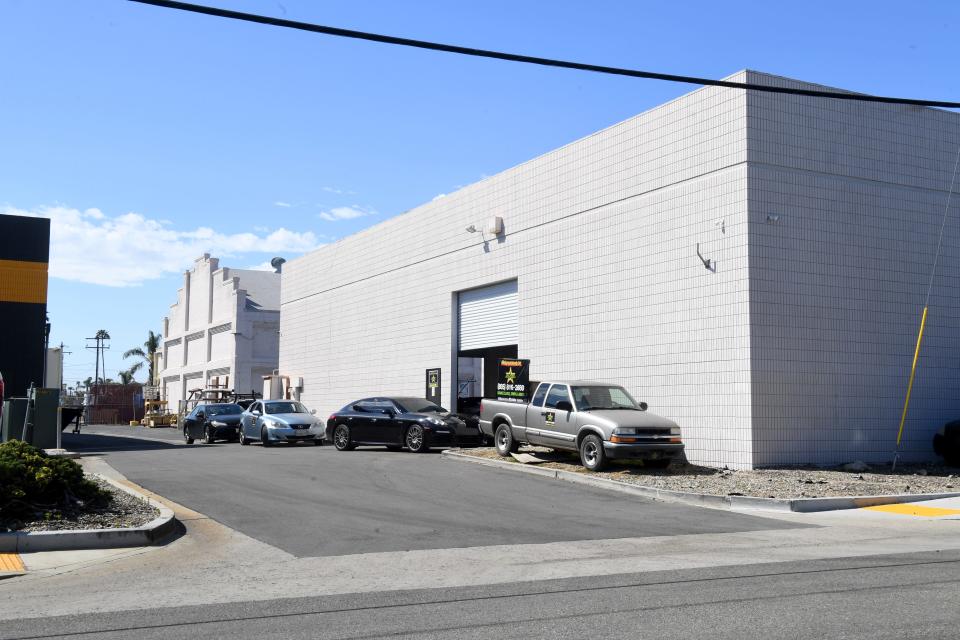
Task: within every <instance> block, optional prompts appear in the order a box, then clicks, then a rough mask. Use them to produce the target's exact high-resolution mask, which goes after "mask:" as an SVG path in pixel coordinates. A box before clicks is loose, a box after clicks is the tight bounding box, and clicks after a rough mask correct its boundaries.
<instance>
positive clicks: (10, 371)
mask: <svg viewBox="0 0 960 640" xmlns="http://www.w3.org/2000/svg"><path fill="white" fill-rule="evenodd" d="M49 259H50V220H48V219H46V218H30V217H26V216H10V215H0V373H2V374H3V379H4V384H5V387H6V389H5V394H4V395H6V396H7V397H11V396H23V395H25V394H26V392H27V389H28V388H29V387H30V384H31V383H33V384H34V385H36V386H38V387H41V386H43V361H44V358H45V357H46V354H45V353H44V333H45V325H46V315H47V263H48V261H49Z"/></svg>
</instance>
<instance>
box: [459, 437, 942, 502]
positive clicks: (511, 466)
mask: <svg viewBox="0 0 960 640" xmlns="http://www.w3.org/2000/svg"><path fill="white" fill-rule="evenodd" d="M441 455H442V456H445V457H447V458H450V459H454V460H463V461H464V462H472V463H474V464H480V465H484V466H488V467H496V468H498V469H505V470H508V471H516V472H518V473H529V474H532V475H537V476H542V477H545V478H555V479H557V480H566V481H567V482H573V483H576V484H584V485H588V486H592V487H598V488H601V489H607V490H610V491H619V492H621V493H629V494H631V495H635V496H641V497H644V498H651V499H653V500H663V501H664V502H680V503H683V504H690V505H694V506H698V507H711V508H714V509H730V510H743V509H752V510H758V511H777V512H781V513H783V512H791V511H793V512H797V513H815V512H818V511H837V510H840V509H859V508H862V507H873V506H877V505H881V504H897V503H901V502H919V501H922V500H937V499H940V498H955V497H957V496H960V492H955V493H921V494H899V495H889V496H838V497H832V498H794V499H786V498H755V497H751V496H714V495H709V494H706V493H689V492H685V491H670V490H668V489H658V488H656V487H645V486H643V485H638V484H628V483H626V482H620V481H618V480H610V479H609V478H599V477H595V476H588V475H584V474H581V473H574V472H572V471H563V470H561V469H544V468H541V467H533V466H528V465H525V464H523V463H518V462H505V461H501V460H491V459H489V458H478V457H476V456H471V455H467V454H464V453H459V452H457V451H451V450H444V451H443V452H442V453H441Z"/></svg>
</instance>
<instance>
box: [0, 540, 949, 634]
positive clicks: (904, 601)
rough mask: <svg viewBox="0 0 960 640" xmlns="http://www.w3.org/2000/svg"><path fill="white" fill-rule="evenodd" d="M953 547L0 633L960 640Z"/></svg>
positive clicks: (42, 623) (260, 603)
mask: <svg viewBox="0 0 960 640" xmlns="http://www.w3.org/2000/svg"><path fill="white" fill-rule="evenodd" d="M958 593H960V552H956V551H953V552H942V553H927V554H910V555H902V556H882V557H865V558H859V559H839V560H822V561H808V562H803V563H780V564H767V565H759V566H758V565H754V566H749V567H717V568H713V569H699V570H696V571H661V572H651V573H643V574H621V575H613V576H602V577H589V578H576V579H567V580H550V581H539V582H523V583H515V584H510V585H494V586H488V587H467V588H458V589H444V590H439V589H429V590H419V591H407V592H379V593H367V594H362V595H343V596H335V597H327V598H288V599H279V600H277V599H269V600H266V599H265V598H266V597H269V598H275V597H276V596H277V595H278V594H276V593H269V594H263V595H262V596H261V597H260V598H258V597H257V596H258V594H257V593H251V600H250V601H249V602H240V603H232V604H226V605H222V606H217V607H209V606H204V607H196V606H194V607H191V606H183V607H177V608H165V609H147V610H140V611H121V612H115V613H107V614H103V613H100V614H96V615H75V616H63V617H53V618H44V619H33V620H8V621H5V622H4V623H3V625H2V627H0V638H23V639H27V638H34V639H36V638H77V637H96V638H105V639H106V638H131V637H136V638H138V640H151V639H153V638H165V639H178V638H183V639H191V640H192V639H194V638H198V637H202V638H230V639H231V640H242V639H245V638H251V639H253V638H257V639H259V638H291V639H296V638H355V639H357V638H371V639H372V638H387V637H402V638H418V639H428V638H429V639H440V638H450V639H454V638H455V639H458V640H460V639H471V638H492V637H496V638H498V639H508V638H523V639H528V638H560V639H562V638H630V639H635V638H658V639H664V638H667V639H669V638H710V639H711V640H717V639H727V638H729V639H731V640H733V639H736V640H753V639H758V640H759V639H764V640H766V639H769V638H800V639H806V638H810V639H814V638H816V639H820V638H864V639H867V638H869V639H870V640H885V639H888V638H891V639H892V638H926V639H936V638H943V639H947V638H950V639H952V638H956V637H957V627H958V624H960V613H958V610H957V604H958Z"/></svg>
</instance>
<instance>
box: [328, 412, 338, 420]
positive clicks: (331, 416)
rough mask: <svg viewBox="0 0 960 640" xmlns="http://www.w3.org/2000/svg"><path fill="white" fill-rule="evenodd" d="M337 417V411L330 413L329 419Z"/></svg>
mask: <svg viewBox="0 0 960 640" xmlns="http://www.w3.org/2000/svg"><path fill="white" fill-rule="evenodd" d="M336 419H337V414H335V413H331V414H330V417H329V418H327V420H328V421H329V420H336Z"/></svg>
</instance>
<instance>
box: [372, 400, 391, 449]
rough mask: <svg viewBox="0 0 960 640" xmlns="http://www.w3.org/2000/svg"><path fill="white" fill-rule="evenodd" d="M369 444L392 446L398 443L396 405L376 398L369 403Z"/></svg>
mask: <svg viewBox="0 0 960 640" xmlns="http://www.w3.org/2000/svg"><path fill="white" fill-rule="evenodd" d="M367 408H368V411H369V413H368V414H367V423H368V425H369V426H368V428H367V433H368V435H367V442H370V443H371V444H392V443H394V442H396V436H394V435H393V432H394V431H396V424H397V422H396V420H395V417H396V413H397V409H396V405H394V404H393V402H391V401H389V400H387V399H385V398H375V399H374V400H372V401H371V402H368V403H367Z"/></svg>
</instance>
